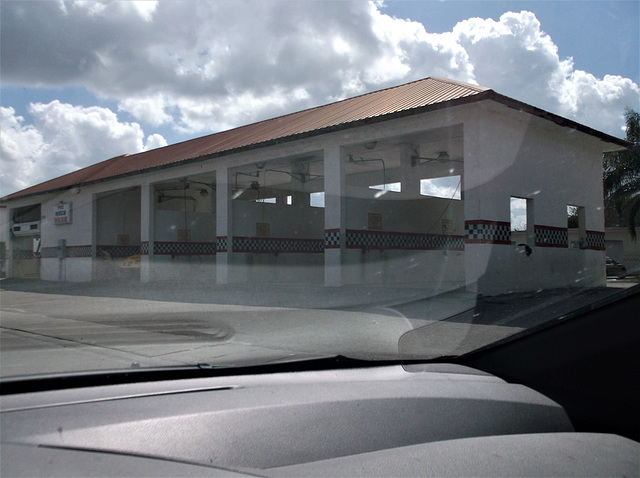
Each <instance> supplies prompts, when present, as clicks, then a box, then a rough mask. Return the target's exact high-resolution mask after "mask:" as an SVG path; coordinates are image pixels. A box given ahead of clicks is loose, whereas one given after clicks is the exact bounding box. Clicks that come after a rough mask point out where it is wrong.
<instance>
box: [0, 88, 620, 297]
mask: <svg viewBox="0 0 640 478" xmlns="http://www.w3.org/2000/svg"><path fill="white" fill-rule="evenodd" d="M627 146H628V144H627V142H625V141H624V140H622V139H618V138H615V137H612V136H609V135H607V134H604V133H601V132H598V131H595V130H593V129H590V128H588V127H586V126H583V125H580V124H578V123H575V122H573V121H571V120H568V119H565V118H561V117H559V116H556V115H554V114H551V113H548V112H546V111H543V110H540V109H538V108H535V107H533V106H530V105H527V104H525V103H522V102H519V101H517V100H514V99H511V98H508V97H506V96H503V95H500V94H499V93H496V92H495V91H493V90H491V89H488V88H483V87H480V86H477V85H472V84H467V83H462V82H457V81H451V80H447V79H443V78H436V77H431V78H426V79H423V80H419V81H415V82H412V83H408V84H404V85H400V86H397V87H393V88H389V89H385V90H381V91H376V92H373V93H369V94H365V95H362V96H358V97H355V98H349V99H346V100H343V101H339V102H336V103H331V104H328V105H324V106H320V107H316V108H311V109H308V110H304V111H299V112H297V113H293V114H289V115H285V116H281V117H278V118H273V119H270V120H266V121H262V122H258V123H254V124H250V125H246V126H242V127H239V128H235V129H232V130H229V131H223V132H220V133H216V134H211V135H208V136H203V137H199V138H196V139H193V140H190V141H185V142H183V143H178V144H174V145H169V146H166V147H163V148H158V149H155V150H151V151H145V152H142V153H137V154H131V155H124V156H118V157H115V158H111V159H107V160H106V161H103V162H100V163H98V164H94V165H92V166H89V167H87V168H84V169H81V170H78V171H75V172H72V173H69V174H67V175H64V176H61V177H58V178H55V179H52V180H50V181H46V182H44V183H41V184H38V185H36V186H33V187H30V188H28V189H25V190H22V191H19V192H17V193H14V194H11V195H8V196H6V197H4V198H2V200H1V206H2V207H0V214H2V215H3V218H2V235H3V237H2V238H1V239H0V240H2V241H3V242H5V246H6V265H5V268H6V270H7V273H8V275H9V276H13V277H39V278H41V279H44V280H50V281H90V280H110V279H113V280H122V279H127V280H140V281H164V280H170V281H196V282H199V283H208V284H228V283H251V282H256V283H260V282H265V281H269V282H272V283H273V282H280V283H295V284H300V283H309V284H315V285H325V286H341V285H347V284H371V285H375V284H385V285H388V284H394V285H398V286H403V285H406V286H412V287H424V288H431V289H433V290H441V289H449V288H455V287H461V286H466V287H467V288H468V289H469V290H472V291H477V292H481V293H485V294H495V293H501V292H506V291H513V290H535V289H539V288H541V287H565V286H572V285H589V286H591V285H599V284H604V282H605V252H604V251H605V247H604V219H603V199H602V198H603V194H602V154H603V152H606V151H615V150H620V149H623V148H625V147H627ZM516 217H517V218H518V219H517V221H516V220H514V219H513V218H516Z"/></svg>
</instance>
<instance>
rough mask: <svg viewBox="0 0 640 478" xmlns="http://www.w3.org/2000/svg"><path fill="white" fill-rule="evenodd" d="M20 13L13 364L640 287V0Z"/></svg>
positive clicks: (272, 350) (368, 355) (211, 359)
mask: <svg viewBox="0 0 640 478" xmlns="http://www.w3.org/2000/svg"><path fill="white" fill-rule="evenodd" d="M0 9H1V17H2V20H1V21H2V30H1V35H2V38H1V40H2V41H1V48H2V55H1V62H2V100H1V101H2V105H1V107H0V112H1V118H0V119H1V121H2V128H1V132H0V134H1V135H2V141H1V148H2V172H1V174H2V183H1V186H2V191H1V196H2V199H1V204H0V215H1V216H0V229H1V230H0V241H1V244H0V246H1V247H0V253H1V254H2V255H1V257H0V259H1V260H0V264H1V267H2V269H1V275H2V280H1V282H0V294H1V296H0V297H1V313H2V316H1V320H0V333H1V335H0V353H1V360H0V372H1V374H0V375H1V376H2V377H3V378H7V377H22V376H27V375H33V374H48V373H69V372H80V371H95V370H129V369H131V368H147V367H172V366H185V365H187V366H189V365H194V364H208V365H212V366H220V367H232V366H233V367H236V366H243V365H258V364H268V363H280V362H290V361H300V360H305V359H314V358H322V357H331V356H335V355H343V356H347V357H352V358H358V359H366V360H433V359H436V360H442V359H443V358H446V357H456V356H460V355H463V354H466V353H469V352H472V351H475V350H479V349H481V348H483V347H489V346H492V345H493V344H496V343H500V342H502V341H504V340H510V339H513V338H515V337H518V336H521V335H522V334H526V333H530V332H532V331H535V330H536V329H537V328H539V327H544V326H547V325H549V324H550V323H553V322H556V321H557V320H559V319H566V318H570V317H572V316H573V315H575V314H577V313H579V312H580V311H582V310H585V308H588V307H595V306H597V305H598V304H604V303H607V302H609V301H612V300H615V298H616V296H618V295H620V294H622V295H624V294H625V292H624V291H625V290H626V289H628V288H631V287H634V286H635V285H636V284H637V283H638V280H639V278H640V275H639V274H640V243H639V241H638V240H637V238H636V236H637V234H638V232H639V231H638V227H637V226H636V224H640V223H639V222H638V221H639V220H640V219H639V217H638V211H639V210H640V209H639V206H638V205H639V204H640V203H639V202H638V201H639V200H640V195H639V191H640V189H639V187H640V186H639V184H638V177H640V159H639V158H640V156H639V153H638V151H639V149H638V145H639V143H640V134H639V131H640V128H639V126H638V119H639V116H638V113H637V111H638V109H639V106H640V88H639V87H638V84H639V83H640V80H639V77H638V76H639V73H638V72H639V71H640V67H639V65H638V58H639V41H638V35H637V31H638V26H639V15H638V12H639V5H638V3H637V2H632V1H611V2H609V1H607V2H604V1H602V2H599V1H595V2H572V1H567V2H515V1H514V2H464V1H463V2H417V1H415V2H414V1H402V2H395V1H388V2H381V1H380V2H373V1H372V2H367V1H353V2H347V1H309V2H291V1H285V0H275V1H270V2H262V1H248V2H226V1H199V2H182V1H158V2H155V1H145V2H74V1H60V2H23V1H2V3H1V4H0ZM596 26H597V28H596Z"/></svg>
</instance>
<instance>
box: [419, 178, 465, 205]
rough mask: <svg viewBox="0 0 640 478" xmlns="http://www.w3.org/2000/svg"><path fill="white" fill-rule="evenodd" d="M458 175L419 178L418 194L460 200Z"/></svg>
mask: <svg viewBox="0 0 640 478" xmlns="http://www.w3.org/2000/svg"><path fill="white" fill-rule="evenodd" d="M460 189H461V188H460V176H444V177H440V178H429V179H421V180H420V194H421V195H422V196H430V197H436V198H443V199H455V200H458V201H459V200H460V199H462V196H461V194H460Z"/></svg>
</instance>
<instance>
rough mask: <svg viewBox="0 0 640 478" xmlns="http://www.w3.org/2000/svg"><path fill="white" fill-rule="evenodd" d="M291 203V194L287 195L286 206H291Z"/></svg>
mask: <svg viewBox="0 0 640 478" xmlns="http://www.w3.org/2000/svg"><path fill="white" fill-rule="evenodd" d="M292 204H293V196H287V206H291V205H292Z"/></svg>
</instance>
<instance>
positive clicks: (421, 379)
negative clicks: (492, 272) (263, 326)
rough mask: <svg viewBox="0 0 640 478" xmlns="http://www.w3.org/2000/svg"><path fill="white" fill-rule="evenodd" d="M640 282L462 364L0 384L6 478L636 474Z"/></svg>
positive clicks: (312, 364)
mask: <svg viewBox="0 0 640 478" xmlns="http://www.w3.org/2000/svg"><path fill="white" fill-rule="evenodd" d="M638 310H640V287H634V288H632V289H627V291H626V292H624V293H623V294H622V295H621V296H620V297H617V298H616V299H615V300H611V301H608V302H605V303H600V304H597V305H594V306H589V307H587V308H586V309H584V310H581V311H579V312H577V313H576V314H573V315H572V316H571V317H568V316H567V317H557V318H555V319H554V320H551V321H549V322H548V323H547V324H545V325H544V326H541V327H539V328H537V329H534V330H531V331H527V332H526V333H524V334H522V335H520V336H518V337H516V338H515V339H513V340H506V341H504V342H503V343H498V344H495V345H492V346H491V347H487V348H486V349H482V350H477V351H474V352H472V353H470V354H466V355H463V356H460V357H451V358H442V359H441V360H440V361H431V362H426V363H421V362H419V361H412V360H406V361H402V362H392V363H379V362H363V361H357V360H355V361H354V360H352V359H347V358H340V357H338V358H326V359H319V360H316V361H301V362H297V363H295V362H292V363H282V364H271V365H266V366H264V365H263V366H256V367H239V368H236V369H234V368H222V369H216V368H215V367H213V368H210V369H208V368H207V367H204V368H203V369H201V367H196V369H195V370H191V371H190V372H188V371H185V370H177V371H170V370H169V371H167V370H158V371H156V372H153V371H151V372H147V371H145V370H144V369H138V370H131V371H129V372H117V373H114V374H94V375H91V374H90V373H87V374H80V375H79V376H76V377H71V376H68V375H65V376H62V378H60V377H58V378H56V377H53V378H51V377H44V378H32V379H30V380H29V379H27V380H23V379H17V380H3V382H2V384H1V387H0V393H1V394H2V396H1V397H0V435H1V452H0V453H1V455H0V466H1V470H0V472H1V474H2V476H7V477H8V476H261V477H282V476H638V475H639V474H640V443H638V440H639V439H640V411H639V409H640V407H638V406H637V404H638V403H640V397H639V396H638V395H639V394H638V389H639V387H638V386H637V385H638V377H639V376H640V370H639V365H640V347H639V345H640V344H639V342H640V328H639V327H638V324H637V311H638Z"/></svg>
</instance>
